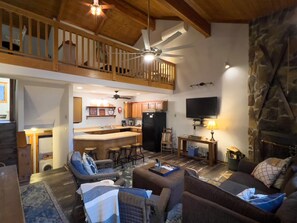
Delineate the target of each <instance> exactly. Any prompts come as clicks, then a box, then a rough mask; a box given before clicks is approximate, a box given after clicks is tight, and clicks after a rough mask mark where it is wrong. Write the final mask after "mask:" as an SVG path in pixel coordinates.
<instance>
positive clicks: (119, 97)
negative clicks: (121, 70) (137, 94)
mask: <svg viewBox="0 0 297 223" xmlns="http://www.w3.org/2000/svg"><path fill="white" fill-rule="evenodd" d="M114 92H115V94H114V95H113V97H112V98H114V99H116V100H117V99H131V98H130V97H123V96H120V95H119V94H118V92H119V91H114Z"/></svg>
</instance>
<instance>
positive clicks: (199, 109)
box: [186, 97, 218, 118]
mask: <svg viewBox="0 0 297 223" xmlns="http://www.w3.org/2000/svg"><path fill="white" fill-rule="evenodd" d="M217 114H218V98H217V97H208V98H187V99H186V117H187V118H208V117H211V116H216V115H217Z"/></svg>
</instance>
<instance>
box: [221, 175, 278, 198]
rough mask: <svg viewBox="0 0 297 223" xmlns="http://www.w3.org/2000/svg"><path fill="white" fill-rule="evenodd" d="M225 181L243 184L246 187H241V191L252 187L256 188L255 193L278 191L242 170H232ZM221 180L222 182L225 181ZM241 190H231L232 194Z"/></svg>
mask: <svg viewBox="0 0 297 223" xmlns="http://www.w3.org/2000/svg"><path fill="white" fill-rule="evenodd" d="M227 181H233V182H236V183H239V184H242V185H245V186H246V187H245V188H243V189H242V190H241V191H243V190H244V189H246V188H251V187H254V188H256V193H257V194H275V193H278V192H279V190H278V189H276V188H273V187H270V188H268V187H266V186H265V185H264V184H263V183H262V182H261V181H259V180H257V179H256V178H254V177H253V176H252V175H250V174H247V173H243V172H234V173H233V174H232V175H231V176H230V177H229V179H228V180H227ZM225 182H226V181H225ZM225 182H223V184H224V183H225ZM241 191H238V190H237V191H236V192H235V193H233V192H231V191H230V192H231V193H232V194H238V193H240V192H241Z"/></svg>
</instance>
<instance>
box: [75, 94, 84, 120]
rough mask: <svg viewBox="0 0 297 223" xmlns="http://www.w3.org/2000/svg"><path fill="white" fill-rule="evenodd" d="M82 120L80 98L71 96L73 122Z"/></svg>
mask: <svg viewBox="0 0 297 223" xmlns="http://www.w3.org/2000/svg"><path fill="white" fill-rule="evenodd" d="M80 122H82V98H81V97H73V123H80Z"/></svg>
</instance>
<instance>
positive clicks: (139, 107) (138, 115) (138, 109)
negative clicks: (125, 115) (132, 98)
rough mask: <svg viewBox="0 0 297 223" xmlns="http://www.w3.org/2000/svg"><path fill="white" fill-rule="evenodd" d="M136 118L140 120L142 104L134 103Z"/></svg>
mask: <svg viewBox="0 0 297 223" xmlns="http://www.w3.org/2000/svg"><path fill="white" fill-rule="evenodd" d="M136 104H137V105H136V110H137V112H136V118H138V119H142V103H136Z"/></svg>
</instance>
